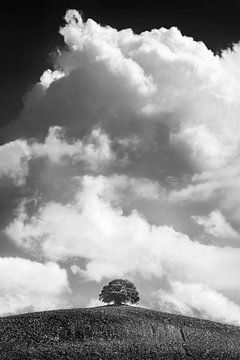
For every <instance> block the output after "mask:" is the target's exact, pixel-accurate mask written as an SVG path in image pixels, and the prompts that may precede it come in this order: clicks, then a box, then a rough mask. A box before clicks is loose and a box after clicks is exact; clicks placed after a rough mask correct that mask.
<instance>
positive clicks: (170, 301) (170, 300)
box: [158, 282, 240, 325]
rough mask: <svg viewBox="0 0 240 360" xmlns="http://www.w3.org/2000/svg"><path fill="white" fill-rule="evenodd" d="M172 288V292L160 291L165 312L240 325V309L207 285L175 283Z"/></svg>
mask: <svg viewBox="0 0 240 360" xmlns="http://www.w3.org/2000/svg"><path fill="white" fill-rule="evenodd" d="M171 286H172V290H171V291H165V290H164V291H162V290H159V300H158V301H159V306H160V307H161V309H162V310H163V311H170V312H177V313H180V314H185V315H188V316H196V314H197V315H198V316H199V314H200V316H202V317H203V318H206V319H211V320H215V321H220V322H226V323H232V324H235V325H239V324H240V307H239V306H238V305H236V304H235V303H234V302H232V301H230V300H229V299H228V298H227V297H226V296H224V295H223V294H221V293H220V292H218V291H215V290H213V289H212V288H210V287H209V286H207V285H206V284H201V283H181V282H173V283H172V284H171Z"/></svg>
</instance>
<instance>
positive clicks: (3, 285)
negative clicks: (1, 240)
mask: <svg viewBox="0 0 240 360" xmlns="http://www.w3.org/2000/svg"><path fill="white" fill-rule="evenodd" d="M69 292H70V288H69V284H68V279H67V273H66V270H65V269H61V268H60V267H59V265H58V264H56V263H53V262H47V263H45V264H42V263H39V262H36V261H30V260H27V259H23V258H19V257H17V258H13V257H5V258H4V257H2V258H0V305H1V306H0V308H1V311H0V314H1V315H7V314H12V313H16V312H17V313H20V312H28V311H39V310H48V309H56V308H59V307H61V306H62V307H64V306H66V305H67V302H66V299H65V296H66V294H68V293H69Z"/></svg>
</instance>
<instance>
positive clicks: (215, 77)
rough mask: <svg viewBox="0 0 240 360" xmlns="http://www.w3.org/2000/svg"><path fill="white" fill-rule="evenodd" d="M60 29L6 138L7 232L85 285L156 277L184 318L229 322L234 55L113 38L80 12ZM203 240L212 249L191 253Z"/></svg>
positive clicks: (234, 285)
mask: <svg viewBox="0 0 240 360" xmlns="http://www.w3.org/2000/svg"><path fill="white" fill-rule="evenodd" d="M65 20H66V25H65V26H64V27H63V28H61V29H60V34H61V35H62V36H63V39H64V42H65V46H64V48H63V49H59V51H58V53H57V54H56V57H55V60H54V64H53V66H52V69H47V70H46V71H45V72H44V73H43V74H42V76H41V78H40V80H39V82H38V83H37V84H35V85H34V86H33V88H32V89H31V90H30V92H29V93H28V94H27V96H26V98H25V104H24V108H23V110H22V112H21V115H20V116H19V118H18V119H16V121H15V122H13V123H11V124H10V125H9V126H8V128H6V129H5V130H4V132H3V134H4V135H3V136H4V137H5V139H6V143H5V144H3V145H2V146H1V147H0V179H1V184H2V185H3V186H2V187H1V189H0V190H1V191H5V189H6V188H7V186H6V184H7V185H8V186H9V187H11V188H14V187H17V188H18V189H20V190H21V191H20V190H19V192H15V193H13V192H12V193H11V196H13V199H10V200H11V201H9V202H10V204H11V206H12V209H11V210H12V213H11V217H9V221H8V225H7V226H5V225H4V229H5V233H6V234H7V235H8V237H9V239H11V241H12V243H13V244H15V245H16V246H18V247H19V248H21V249H23V250H24V251H25V252H26V254H28V253H29V252H30V253H31V255H32V256H35V257H36V259H37V260H38V261H40V259H41V260H42V259H44V260H47V261H56V262H58V261H61V264H65V263H66V262H67V263H68V264H70V266H71V269H72V272H73V273H74V274H78V275H79V276H80V278H81V279H82V281H83V282H84V281H86V280H95V281H101V280H102V279H103V278H105V277H107V278H111V277H113V276H125V275H131V277H132V278H134V277H135V278H138V277H139V276H140V277H141V278H143V279H144V281H143V283H144V284H147V281H149V280H150V279H152V278H154V279H157V280H158V282H161V281H162V278H163V277H165V278H166V279H171V282H172V283H173V284H174V287H173V291H172V293H168V294H166V297H165V300H166V301H168V302H171V303H175V305H176V304H178V307H179V308H181V311H182V312H184V313H188V314H192V313H193V310H192V309H194V311H195V310H196V311H198V312H199V313H201V314H203V315H204V316H205V317H209V318H214V319H218V320H222V321H230V322H234V315H233V314H234V312H235V313H236V319H238V318H239V309H238V307H237V305H235V304H234V303H233V302H231V301H230V300H229V299H228V294H229V296H230V293H231V292H234V291H237V290H238V289H239V283H238V278H239V272H240V267H239V263H240V261H239V260H240V253H239V248H238V247H236V244H235V248H233V247H231V242H230V240H231V239H236V238H237V236H238V233H239V231H240V222H239V215H240V213H239V208H240V203H239V196H238V194H239V191H240V186H239V175H240V166H239V159H240V147H239V131H240V125H239V113H240V102H239V94H240V85H239V84H240V81H239V80H240V70H239V69H240V67H239V53H240V50H239V45H235V46H234V48H233V51H230V50H226V51H224V52H223V53H222V56H221V57H220V56H216V55H214V54H213V52H212V51H211V50H209V49H208V48H207V47H206V46H205V45H204V44H203V43H202V42H196V41H194V40H193V39H192V38H190V37H186V36H184V35H182V33H181V32H180V30H178V29H177V28H175V27H172V28H171V29H165V28H161V29H154V30H151V31H145V32H143V33H141V34H135V33H134V32H133V31H132V30H131V29H124V30H121V31H117V30H116V29H114V28H112V27H110V26H101V25H99V24H97V23H96V22H95V21H93V20H91V19H89V20H87V21H86V22H84V21H83V20H82V18H81V16H80V15H79V13H78V12H77V11H75V10H69V11H68V12H67V13H66V16H65ZM16 203H17V204H18V206H16ZM13 204H14V207H13ZM216 209H218V210H217V211H216ZM0 220H1V218H0ZM0 223H1V222H0ZM5 224H6V219H5ZM198 225H201V226H200V227H199V226H198ZM201 228H203V230H204V232H205V236H206V237H209V236H215V237H221V238H222V239H223V242H222V243H221V246H220V245H219V244H218V246H216V245H215V246H213V245H206V244H202V243H200V242H199V241H198V240H199V231H200V230H201ZM199 229H200V230H199ZM76 259H84V261H83V263H84V265H79V263H78V261H77V260H76ZM42 266H46V265H42ZM55 266H57V265H55ZM61 271H62V270H61ZM155 287H156V286H155ZM155 290H156V289H155ZM184 291H185V292H186V297H185V298H184V297H183V294H184ZM201 291H202V294H205V295H206V298H207V299H208V301H207V302H206V304H205V303H204V299H203V297H201V296H200V295H201V294H200V293H201ZM221 291H224V295H222V293H221ZM195 292H196V293H199V301H197V300H196V299H195V300H192V297H191V296H192V295H193V294H194V293H195ZM212 299H216V302H217V304H218V306H217V308H216V309H218V310H216V311H215V310H214V309H213V308H212V307H211V304H210V303H211V301H212ZM170 300H171V301H170ZM200 300H201V301H200ZM235 300H236V304H237V303H239V302H240V298H239V297H237V296H236V299H234V301H235ZM87 303H89V301H88V302H87ZM221 307H222V310H221ZM227 309H228V310H229V314H230V315H229V316H228V317H227V311H228V310H227Z"/></svg>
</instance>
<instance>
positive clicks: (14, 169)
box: [0, 140, 30, 186]
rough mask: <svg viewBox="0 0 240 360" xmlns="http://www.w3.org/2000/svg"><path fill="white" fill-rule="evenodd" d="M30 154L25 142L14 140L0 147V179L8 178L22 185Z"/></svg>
mask: <svg viewBox="0 0 240 360" xmlns="http://www.w3.org/2000/svg"><path fill="white" fill-rule="evenodd" d="M29 158H30V152H29V148H28V145H27V142H26V141H25V140H15V141H12V142H9V143H7V144H4V145H2V146H0V178H4V177H5V178H6V177H7V178H10V179H11V180H12V181H13V184H15V185H19V186H20V185H22V184H23V183H24V181H25V177H26V175H27V173H28V160H29Z"/></svg>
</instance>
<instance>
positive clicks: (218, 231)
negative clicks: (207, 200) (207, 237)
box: [192, 210, 239, 239]
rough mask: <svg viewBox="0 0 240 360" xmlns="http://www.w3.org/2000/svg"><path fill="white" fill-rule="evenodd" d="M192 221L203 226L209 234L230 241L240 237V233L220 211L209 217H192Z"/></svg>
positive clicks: (212, 213)
mask: <svg viewBox="0 0 240 360" xmlns="http://www.w3.org/2000/svg"><path fill="white" fill-rule="evenodd" d="M192 219H193V220H194V221H195V222H196V223H197V224H199V225H201V226H203V227H204V231H205V233H207V234H211V235H213V236H215V237H220V238H229V239H235V238H238V237H239V234H238V232H237V231H236V230H234V229H233V227H232V226H231V225H230V224H229V223H228V222H227V221H226V219H225V217H224V216H223V215H222V213H221V212H220V211H219V210H215V211H212V212H211V213H210V214H209V215H208V216H192Z"/></svg>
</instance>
